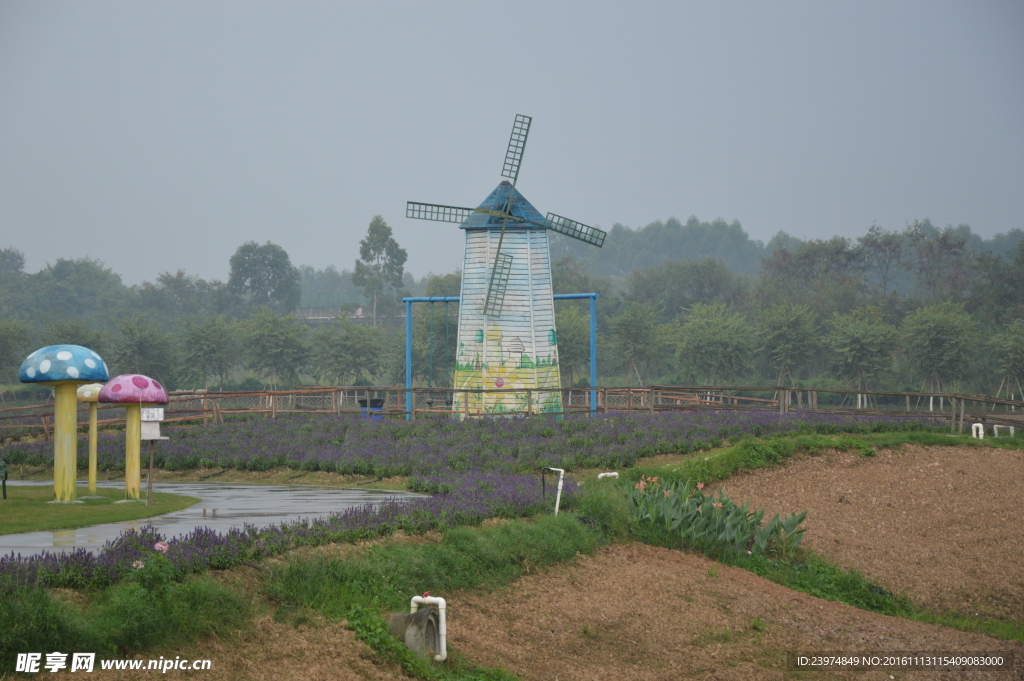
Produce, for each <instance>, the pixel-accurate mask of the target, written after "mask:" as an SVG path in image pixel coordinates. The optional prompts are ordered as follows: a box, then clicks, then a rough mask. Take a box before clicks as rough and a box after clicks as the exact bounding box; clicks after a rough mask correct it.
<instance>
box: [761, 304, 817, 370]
mask: <svg viewBox="0 0 1024 681" xmlns="http://www.w3.org/2000/svg"><path fill="white" fill-rule="evenodd" d="M814 326H815V325H814V313H813V312H812V311H811V309H810V308H809V307H807V306H806V305H791V304H789V303H782V304H778V305H772V306H771V307H768V308H766V309H763V310H761V311H760V313H758V315H757V323H756V327H755V334H756V343H757V352H758V353H759V354H760V355H761V357H762V358H764V360H765V361H766V362H767V363H768V365H769V366H770V367H771V368H772V370H773V371H776V372H778V377H777V378H776V385H780V386H781V385H783V384H784V380H785V379H786V377H788V378H789V383H790V385H795V381H794V376H793V373H794V371H799V370H800V367H801V366H803V365H804V364H805V363H806V362H807V359H808V357H810V355H811V354H812V353H813V352H814V349H815V345H817V342H816V336H815V329H814Z"/></svg>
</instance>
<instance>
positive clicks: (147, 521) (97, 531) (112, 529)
mask: <svg viewBox="0 0 1024 681" xmlns="http://www.w3.org/2000/svg"><path fill="white" fill-rule="evenodd" d="M7 484H8V486H10V487H14V486H19V485H52V484H53V483H52V482H46V483H31V482H22V481H13V480H12V481H9V482H8V483H7ZM97 486H99V487H103V488H117V489H124V482H121V483H117V482H110V483H104V482H99V483H97ZM153 491H159V492H170V493H172V494H183V495H185V496H190V497H198V498H199V499H201V500H202V501H200V502H199V503H197V504H194V505H192V506H189V507H188V508H186V509H182V510H180V511H174V512H173V513H167V514H165V515H161V516H156V517H154V518H142V519H139V520H125V521H121V522H116V523H106V524H103V525H93V526H91V527H79V528H76V529H73V530H45V531H42V532H22V533H19V534H5V535H0V556H3V555H8V554H10V553H11V552H14V553H20V554H21V555H22V556H32V555H35V554H37V553H42V552H43V551H50V552H54V553H61V552H66V551H71V550H73V549H77V548H84V549H88V550H91V551H94V552H95V551H99V549H100V548H102V546H103V545H104V544H105V543H106V542H107V541H108V540H110V539H114V538H116V537H117V536H118V535H119V534H121V533H122V532H124V531H125V530H128V529H141V528H144V527H155V528H157V529H158V530H159V531H160V533H161V534H163V535H164V536H165V537H168V538H172V537H176V536H179V535H183V534H187V533H189V532H191V531H192V530H194V529H196V528H197V527H209V528H211V529H214V530H217V531H218V532H225V531H227V530H229V529H231V528H233V527H242V526H243V525H246V524H248V525H256V526H257V527H264V526H267V525H278V524H280V523H286V522H292V521H295V520H299V519H300V518H308V519H313V518H317V517H320V516H326V515H330V514H331V513H338V512H339V511H343V510H345V509H346V508H350V507H352V506H362V505H364V504H379V503H380V502H381V501H383V500H384V499H387V498H392V499H396V498H397V499H415V498H419V497H421V496H422V495H419V494H413V493H411V492H393V491H387V490H362V489H337V488H333V487H313V486H310V485H244V484H239V483H205V482H164V483H160V484H159V485H158V486H154V490H153ZM83 492H84V489H83V488H81V487H79V494H82V493H83Z"/></svg>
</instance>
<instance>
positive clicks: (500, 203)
mask: <svg viewBox="0 0 1024 681" xmlns="http://www.w3.org/2000/svg"><path fill="white" fill-rule="evenodd" d="M509 196H511V197H512V209H511V211H510V212H511V213H512V215H513V216H514V217H517V218H520V219H522V220H532V221H533V222H537V223H540V224H543V223H544V216H543V215H541V214H540V211H538V210H537V209H536V208H534V207H533V204H532V203H530V202H529V201H527V200H526V197H525V196H523V195H522V194H520V193H519V191H518V190H517V189H516V188H515V187H513V186H512V185H511V183H509V182H508V180H503V181H502V183H501V184H499V185H498V186H497V187H495V188H494V191H493V192H491V193H490V195H489V196H488V197H487V198H486V199H484V201H483V203H481V204H480V206H479V207H480V208H486V209H488V210H498V211H504V210H505V206H506V205H507V204H508V201H509ZM502 222H503V218H498V217H494V216H492V215H483V214H481V213H473V214H472V215H470V216H469V218H467V219H466V221H465V222H463V223H462V225H461V226H460V229H501V223H502ZM508 227H509V228H515V229H543V227H538V226H537V225H531V224H529V223H526V222H517V221H515V220H509V223H508Z"/></svg>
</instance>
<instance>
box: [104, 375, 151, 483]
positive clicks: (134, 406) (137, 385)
mask: <svg viewBox="0 0 1024 681" xmlns="http://www.w3.org/2000/svg"><path fill="white" fill-rule="evenodd" d="M100 402H104V403H108V402H109V403H115V404H123V405H124V407H125V428H124V440H125V442H124V454H125V463H124V492H125V499H126V500H128V501H141V500H140V499H139V486H140V483H141V477H142V476H141V472H142V451H141V450H142V408H143V407H148V406H152V405H154V404H167V391H166V390H164V387H163V386H162V385H160V383H159V382H158V381H156V380H154V379H152V378H150V377H149V376H143V375H141V374H121V375H120V376H115V377H114V378H112V379H110V380H109V381H108V382H107V384H106V385H105V386H103V390H101V391H100ZM118 503H120V502H118Z"/></svg>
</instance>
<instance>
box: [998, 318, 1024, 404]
mask: <svg viewBox="0 0 1024 681" xmlns="http://www.w3.org/2000/svg"><path fill="white" fill-rule="evenodd" d="M989 345H990V347H991V349H992V354H993V355H994V356H995V359H996V361H997V362H998V363H999V370H1000V371H1001V372H1002V374H1003V378H1002V381H1000V383H999V390H997V391H996V394H997V395H998V394H999V393H1000V392H1002V389H1003V384H1004V383H1007V382H1008V383H1009V385H1007V386H1006V387H1007V388H1008V389H1009V390H1008V392H1012V388H1013V387H1016V392H1017V394H1020V391H1021V385H1020V379H1021V378H1022V377H1024V319H1014V320H1013V321H1012V322H1010V323H1009V324H1007V326H1006V328H1005V329H1003V332H1002V333H1000V334H997V335H995V336H993V337H992V341H991V342H990V344H989Z"/></svg>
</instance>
